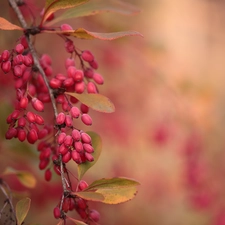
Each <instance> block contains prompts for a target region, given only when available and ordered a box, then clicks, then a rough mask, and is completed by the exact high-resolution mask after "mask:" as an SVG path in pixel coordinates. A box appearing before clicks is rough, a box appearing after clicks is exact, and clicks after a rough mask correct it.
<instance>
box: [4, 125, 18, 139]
mask: <svg viewBox="0 0 225 225" xmlns="http://www.w3.org/2000/svg"><path fill="white" fill-rule="evenodd" d="M17 132H18V131H17V129H16V128H14V127H12V128H9V129H8V130H7V132H6V134H5V138H6V139H12V138H14V137H17Z"/></svg>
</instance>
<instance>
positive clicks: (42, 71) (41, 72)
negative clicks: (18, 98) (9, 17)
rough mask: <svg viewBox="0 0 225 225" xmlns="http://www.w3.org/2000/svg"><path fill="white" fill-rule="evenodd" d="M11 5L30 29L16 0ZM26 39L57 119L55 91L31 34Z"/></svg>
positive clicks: (12, 0) (23, 23) (10, 0)
mask: <svg viewBox="0 0 225 225" xmlns="http://www.w3.org/2000/svg"><path fill="white" fill-rule="evenodd" d="M9 3H10V5H11V6H12V8H13V10H14V12H15V13H16V15H17V17H18V19H19V21H20V23H21V25H22V27H23V28H24V29H25V30H26V29H27V28H28V26H27V23H26V21H25V19H24V17H23V15H22V13H21V11H20V9H19V7H18V6H17V4H16V0H9ZM25 37H26V39H27V43H28V46H29V49H30V52H31V55H32V57H33V60H34V65H35V66H36V67H37V69H38V70H39V72H40V74H41V75H42V77H43V79H44V82H45V85H46V86H47V88H48V92H49V95H50V99H51V102H52V107H53V111H54V115H55V118H56V117H57V115H58V112H57V108H56V104H55V98H54V95H53V91H52V89H51V88H50V86H49V83H48V79H47V77H46V75H45V72H44V70H43V69H42V67H41V65H40V62H39V60H38V56H37V53H36V51H35V49H34V46H33V44H32V42H31V40H30V34H29V33H28V34H26V35H25Z"/></svg>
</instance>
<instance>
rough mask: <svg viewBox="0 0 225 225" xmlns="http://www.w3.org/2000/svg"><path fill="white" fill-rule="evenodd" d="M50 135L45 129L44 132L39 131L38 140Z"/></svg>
mask: <svg viewBox="0 0 225 225" xmlns="http://www.w3.org/2000/svg"><path fill="white" fill-rule="evenodd" d="M47 135H48V130H47V129H46V128H43V129H42V130H39V131H38V139H43V138H45V137H46V136H47Z"/></svg>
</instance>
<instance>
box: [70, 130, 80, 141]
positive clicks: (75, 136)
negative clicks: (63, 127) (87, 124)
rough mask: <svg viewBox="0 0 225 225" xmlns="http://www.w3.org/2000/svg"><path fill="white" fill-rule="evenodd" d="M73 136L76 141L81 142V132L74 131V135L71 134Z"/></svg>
mask: <svg viewBox="0 0 225 225" xmlns="http://www.w3.org/2000/svg"><path fill="white" fill-rule="evenodd" d="M71 136H72V138H73V140H74V141H79V140H80V138H81V134H80V131H78V130H77V129H73V130H72V133H71Z"/></svg>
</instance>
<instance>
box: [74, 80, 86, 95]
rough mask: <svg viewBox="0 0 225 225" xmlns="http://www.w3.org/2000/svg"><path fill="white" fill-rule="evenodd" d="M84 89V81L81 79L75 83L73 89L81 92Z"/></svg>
mask: <svg viewBox="0 0 225 225" xmlns="http://www.w3.org/2000/svg"><path fill="white" fill-rule="evenodd" d="M84 89H85V83H84V82H83V81H81V82H78V83H75V86H74V90H75V92H77V93H79V94H82V93H83V92H84Z"/></svg>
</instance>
